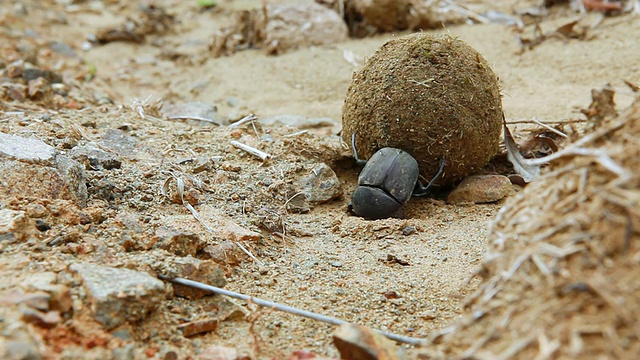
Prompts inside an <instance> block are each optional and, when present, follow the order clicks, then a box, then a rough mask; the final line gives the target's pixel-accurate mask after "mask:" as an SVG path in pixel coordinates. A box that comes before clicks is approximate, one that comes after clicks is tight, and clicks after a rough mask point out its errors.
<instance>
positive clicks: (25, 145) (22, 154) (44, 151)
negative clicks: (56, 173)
mask: <svg viewBox="0 0 640 360" xmlns="http://www.w3.org/2000/svg"><path fill="white" fill-rule="evenodd" d="M2 155H4V157H8V158H10V159H13V160H20V161H24V162H28V163H39V164H44V165H54V164H55V157H56V149H54V148H53V147H52V146H50V145H47V144H45V143H44V142H42V141H40V140H38V139H33V138H24V137H21V136H16V135H8V134H4V133H0V157H2Z"/></svg>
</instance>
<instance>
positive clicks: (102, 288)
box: [71, 264, 165, 329]
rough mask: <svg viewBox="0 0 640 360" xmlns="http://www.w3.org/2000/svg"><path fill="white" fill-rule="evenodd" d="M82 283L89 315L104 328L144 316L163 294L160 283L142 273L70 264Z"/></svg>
mask: <svg viewBox="0 0 640 360" xmlns="http://www.w3.org/2000/svg"><path fill="white" fill-rule="evenodd" d="M71 269H72V270H74V271H76V272H77V273H78V274H79V275H80V277H81V278H82V281H83V283H84V287H85V289H86V292H87V296H88V299H89V302H90V305H91V311H92V312H93V317H94V319H96V320H97V321H98V322H100V323H101V324H103V325H104V326H105V328H107V329H112V328H114V327H116V326H118V325H120V324H123V323H125V322H128V321H129V322H130V321H138V320H142V319H144V318H145V317H146V316H147V315H148V314H149V313H150V312H151V311H153V310H154V309H155V308H156V307H157V306H158V304H159V303H160V302H161V301H162V300H163V298H164V296H165V287H164V283H163V282H162V281H160V280H158V279H157V278H155V277H153V276H151V275H149V274H147V273H142V272H137V271H133V270H129V269H119V268H112V267H106V266H99V265H93V264H74V265H72V266H71Z"/></svg>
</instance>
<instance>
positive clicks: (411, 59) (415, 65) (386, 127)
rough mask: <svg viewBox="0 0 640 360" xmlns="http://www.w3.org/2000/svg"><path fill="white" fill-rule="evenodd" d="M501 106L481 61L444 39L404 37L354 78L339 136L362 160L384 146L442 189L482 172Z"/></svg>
mask: <svg viewBox="0 0 640 360" xmlns="http://www.w3.org/2000/svg"><path fill="white" fill-rule="evenodd" d="M501 121H502V103H501V97H500V88H499V86H498V79H497V77H496V75H495V74H494V73H493V71H492V70H491V68H490V66H489V64H488V63H487V61H486V60H485V59H484V58H483V57H482V55H480V54H479V53H478V52H477V51H476V50H474V49H473V48H471V47H470V46H469V45H467V44H466V43H465V42H463V41H462V40H459V39H456V38H454V37H452V36H450V35H431V34H424V33H416V34H411V35H408V36H405V37H401V38H398V39H393V40H390V41H388V42H387V43H386V44H384V45H383V46H382V47H381V48H380V49H379V50H378V51H377V52H376V53H375V54H374V55H373V56H372V57H371V58H369V59H368V61H367V62H366V64H365V65H364V66H363V68H362V69H360V70H359V71H357V72H356V73H355V74H354V75H353V79H352V81H351V85H350V87H349V90H348V91H347V96H346V99H345V102H344V107H343V115H342V124H343V131H342V135H343V138H344V139H345V141H347V142H348V143H351V137H352V135H353V134H356V147H357V150H358V152H359V153H360V154H361V155H362V156H363V157H364V158H368V157H370V156H371V155H372V154H373V153H375V152H376V151H377V150H379V149H381V148H383V147H395V148H400V149H402V150H405V151H407V152H408V153H410V154H411V155H413V156H414V157H415V158H416V160H417V161H418V164H419V165H420V174H421V175H423V176H424V177H426V178H431V177H432V176H433V174H435V173H436V171H437V169H438V166H439V164H440V159H442V158H444V159H445V160H446V162H447V165H446V167H445V173H444V176H443V177H442V179H441V180H440V183H441V184H451V183H453V182H455V181H457V180H460V179H461V178H463V177H465V176H467V175H469V174H471V173H473V172H475V171H477V170H479V169H481V168H482V167H483V166H484V165H485V164H486V163H487V162H488V161H489V159H491V157H492V156H494V155H495V154H496V152H497V150H498V143H499V138H500V126H501Z"/></svg>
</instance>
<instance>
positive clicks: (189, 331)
mask: <svg viewBox="0 0 640 360" xmlns="http://www.w3.org/2000/svg"><path fill="white" fill-rule="evenodd" d="M218 323H220V319H219V318H207V319H202V320H194V321H190V322H188V323H184V324H180V325H178V330H180V331H181V332H182V336H184V337H191V336H193V335H198V334H202V333H207V332H211V331H216V329H217V328H218Z"/></svg>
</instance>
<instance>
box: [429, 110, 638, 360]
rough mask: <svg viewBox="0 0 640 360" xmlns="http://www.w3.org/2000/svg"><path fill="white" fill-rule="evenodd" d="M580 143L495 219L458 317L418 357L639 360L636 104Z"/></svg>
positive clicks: (565, 153) (569, 149) (566, 151)
mask: <svg viewBox="0 0 640 360" xmlns="http://www.w3.org/2000/svg"><path fill="white" fill-rule="evenodd" d="M585 138H587V139H586V140H585V139H584V138H583V139H582V140H580V141H578V142H576V143H575V144H573V145H570V146H569V147H568V148H566V149H564V150H563V153H564V156H560V157H558V158H557V159H556V160H554V161H553V162H552V164H551V170H550V171H549V172H548V173H547V174H546V175H544V176H543V177H541V178H539V179H537V180H536V181H533V182H532V183H531V184H529V185H528V186H527V188H526V189H525V190H524V191H522V192H520V193H519V194H518V195H517V196H515V197H514V198H512V199H511V200H510V201H509V202H508V203H507V204H506V205H505V207H504V208H503V209H502V210H501V211H500V213H499V214H498V216H497V217H496V219H495V220H494V221H493V223H492V224H491V226H490V231H489V245H488V246H489V249H488V251H487V255H486V258H485V261H484V263H483V267H482V270H481V271H480V275H482V277H483V281H482V283H481V285H480V287H479V289H478V290H477V292H476V293H475V294H473V295H472V296H471V297H470V298H469V299H467V303H466V308H467V310H466V315H465V316H463V317H462V318H461V319H460V320H459V321H458V322H456V323H455V324H453V326H451V327H449V328H447V329H444V330H441V331H440V332H438V333H437V334H434V335H433V336H432V337H431V338H430V341H429V344H428V346H427V348H426V349H424V350H421V354H420V355H419V358H448V359H451V358H472V359H511V358H526V359H564V358H580V359H592V358H627V359H629V358H635V357H636V356H637V354H639V353H640V242H639V241H638V240H640V171H639V169H640V100H637V101H636V102H635V104H634V105H633V106H632V107H631V108H630V109H628V110H627V111H626V112H625V113H623V114H622V115H621V116H619V117H618V118H616V119H614V120H612V121H610V122H608V123H605V124H603V125H602V127H601V128H599V129H597V130H595V131H594V132H593V133H591V134H589V135H587V136H586V137H585ZM587 140H588V141H587Z"/></svg>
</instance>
